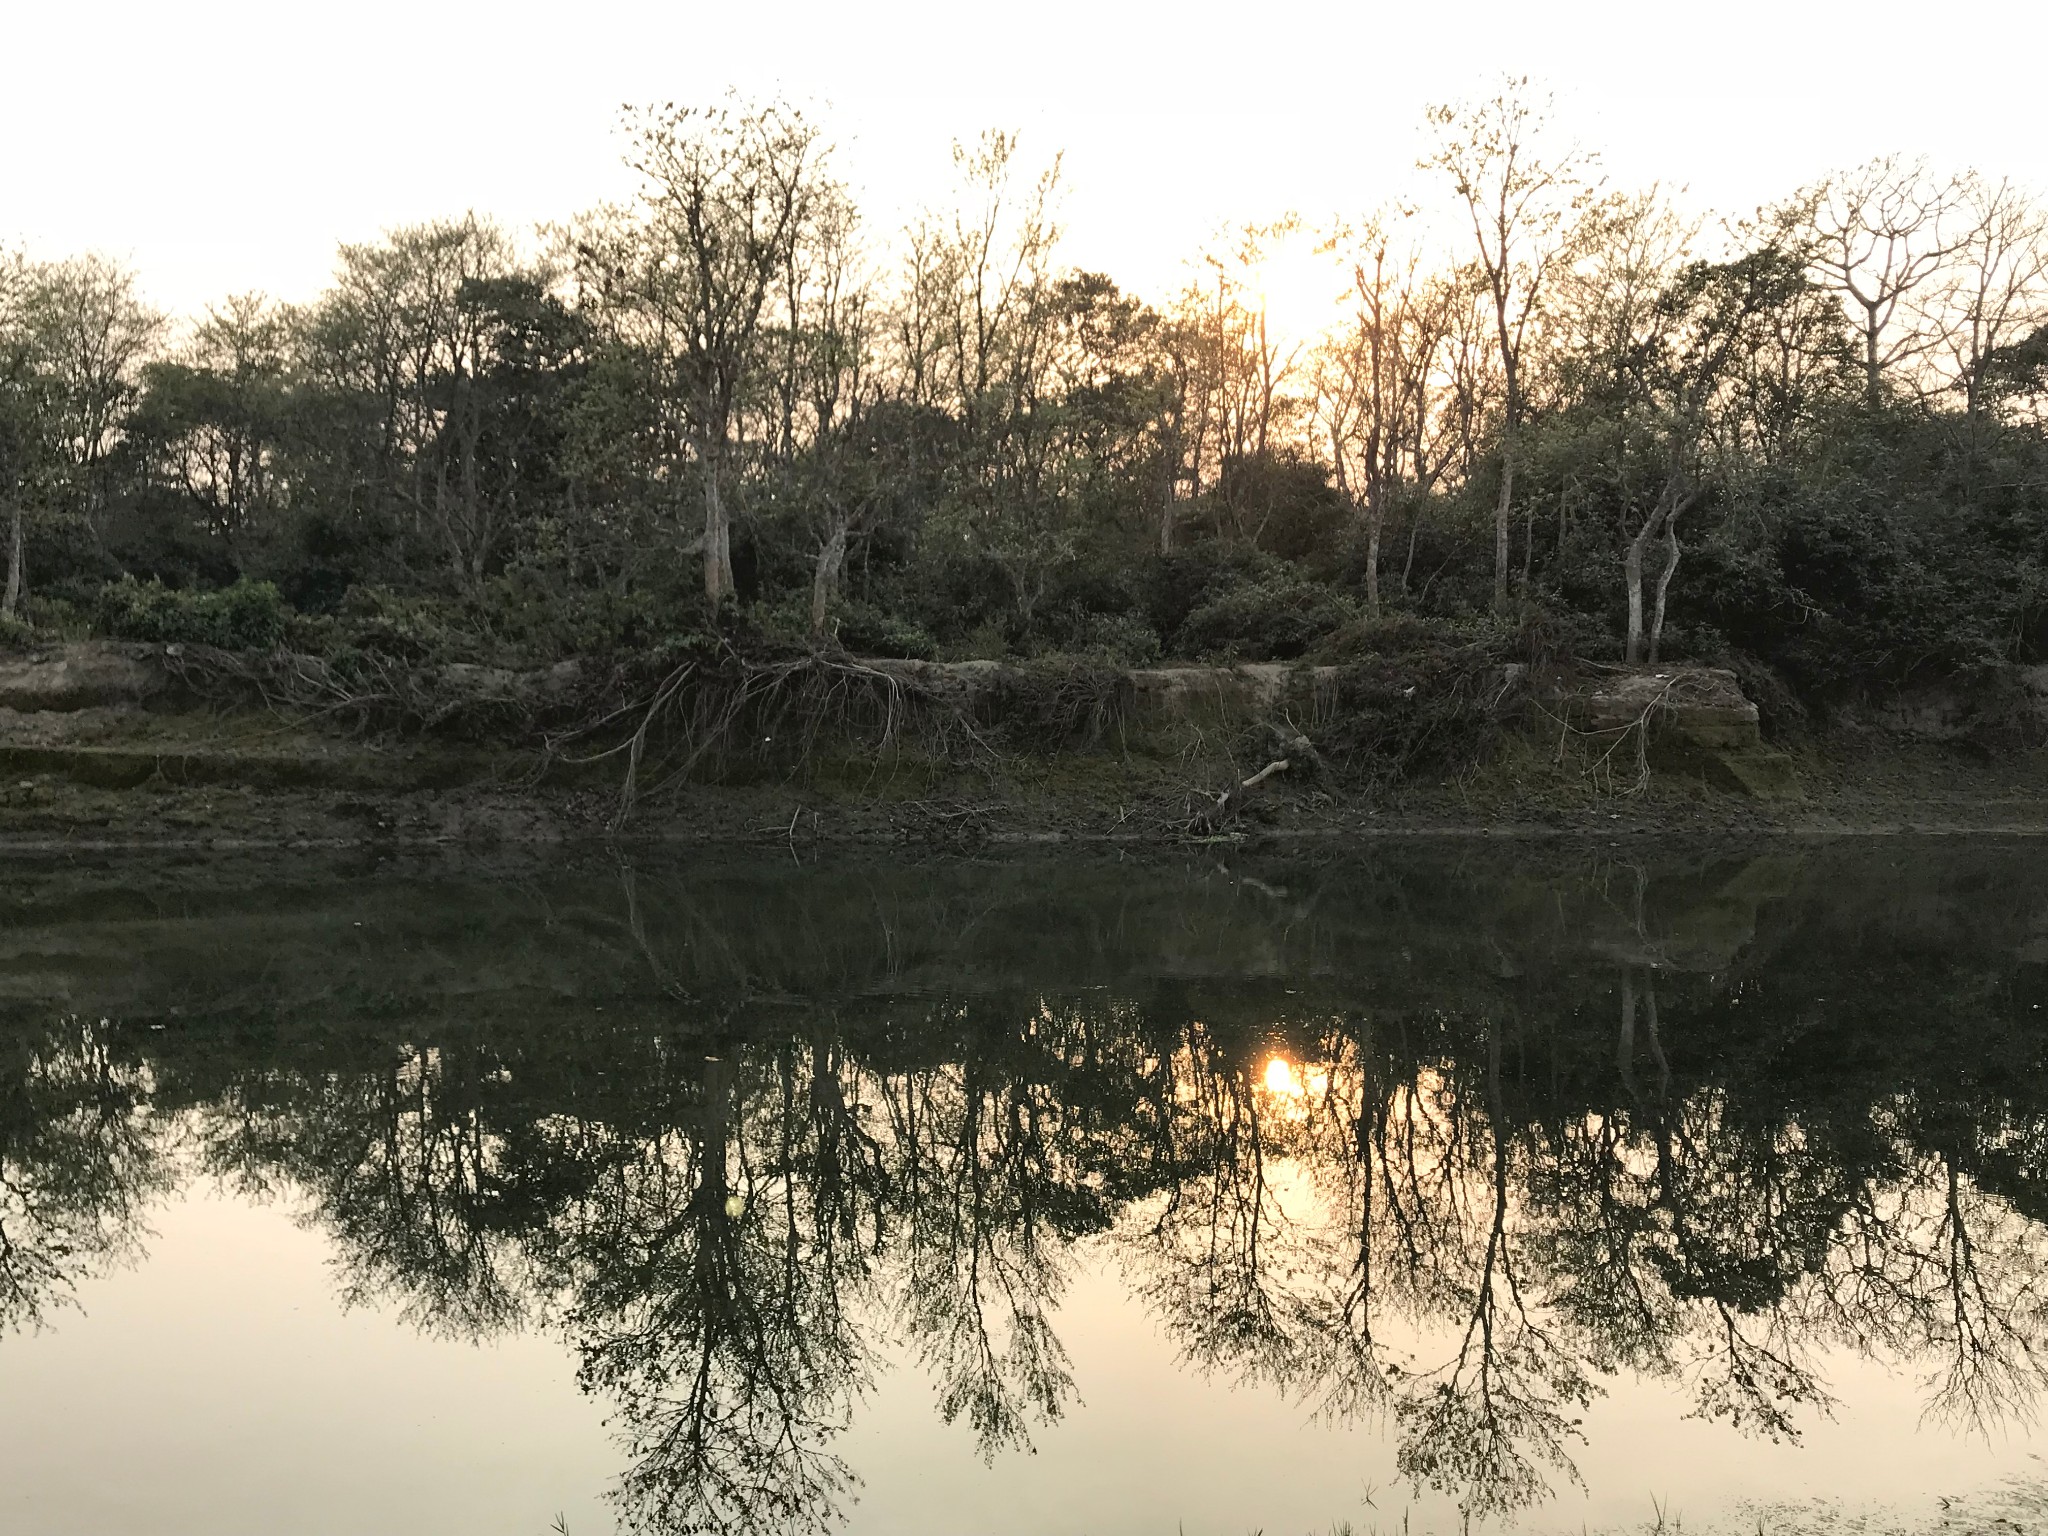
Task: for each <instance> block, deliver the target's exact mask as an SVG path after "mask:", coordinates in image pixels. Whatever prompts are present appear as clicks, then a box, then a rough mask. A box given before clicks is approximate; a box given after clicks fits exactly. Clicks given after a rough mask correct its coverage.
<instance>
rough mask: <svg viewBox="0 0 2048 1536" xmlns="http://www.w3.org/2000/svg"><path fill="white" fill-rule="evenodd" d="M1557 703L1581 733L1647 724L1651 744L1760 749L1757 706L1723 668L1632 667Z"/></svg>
mask: <svg viewBox="0 0 2048 1536" xmlns="http://www.w3.org/2000/svg"><path fill="white" fill-rule="evenodd" d="M1555 702H1558V703H1561V704H1563V705H1564V707H1565V710H1566V718H1567V719H1569V720H1570V721H1571V722H1572V723H1573V724H1574V725H1576V726H1577V727H1578V728H1579V729H1580V730H1582V731H1594V732H1598V731H1621V730H1626V729H1627V728H1628V727H1630V726H1632V725H1634V724H1635V723H1636V722H1637V721H1639V720H1643V719H1645V718H1647V719H1648V722H1649V724H1650V727H1651V735H1652V738H1653V739H1656V738H1663V739H1665V740H1667V741H1669V740H1674V739H1675V740H1676V741H1677V742H1679V743H1682V744H1684V745H1687V746H1693V747H1704V748H1711V749H1718V750H1731V751H1742V750H1744V749H1747V748H1751V747H1756V746H1759V745H1761V743H1762V737H1761V736H1760V735H1759V734H1758V731H1757V713H1756V706H1755V705H1754V704H1752V703H1750V701H1749V700H1748V699H1746V698H1744V697H1743V695H1742V685H1741V684H1740V683H1738V682H1736V680H1735V674H1734V673H1733V672H1730V671H1729V670H1728V669H1727V668H1725V667H1664V668H1649V667H1643V668H1632V669H1629V670H1627V671H1615V672H1607V673H1602V674H1600V675H1598V676H1597V677H1595V678H1593V679H1592V680H1590V681H1589V682H1586V683H1582V684H1580V685H1579V686H1578V687H1576V688H1571V689H1568V690H1566V691H1565V692H1564V693H1563V694H1562V696H1561V697H1560V698H1558V699H1557V700H1556V701H1555Z"/></svg>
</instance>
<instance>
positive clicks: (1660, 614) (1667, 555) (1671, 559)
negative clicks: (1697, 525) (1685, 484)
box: [1638, 513, 1678, 667]
mask: <svg viewBox="0 0 2048 1536" xmlns="http://www.w3.org/2000/svg"><path fill="white" fill-rule="evenodd" d="M1662 542H1663V545H1664V567H1663V569H1662V570H1660V571H1658V572H1657V600H1656V602H1655V603H1654V604H1653V605H1652V607H1651V609H1650V654H1649V658H1648V659H1649V663H1650V665H1651V666H1653V667H1654V666H1655V665H1657V646H1658V643H1659V642H1660V641H1662V640H1663V638H1664V597H1665V594H1666V593H1668V592H1669V591H1670V590H1671V573H1672V572H1673V571H1675V570H1677V569H1678V516H1677V514H1676V513H1672V514H1671V515H1669V516H1667V517H1666V518H1665V519H1664V538H1663V541H1662ZM1638 580H1639V581H1640V577H1638ZM1638 604H1640V599H1638Z"/></svg>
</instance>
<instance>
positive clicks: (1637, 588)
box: [1621, 516, 1657, 667]
mask: <svg viewBox="0 0 2048 1536" xmlns="http://www.w3.org/2000/svg"><path fill="white" fill-rule="evenodd" d="M1656 524H1657V520H1656V518H1655V517H1654V516H1653V517H1652V518H1651V519H1650V520H1649V521H1648V522H1646V523H1644V524H1643V526H1642V527H1641V528H1640V529H1638V530H1637V532H1636V536H1635V537H1634V538H1632V539H1630V540H1629V541H1628V553H1627V554H1626V555H1624V556H1622V561H1621V570H1622V575H1623V577H1624V579H1625V580H1626V581H1627V583H1628V644H1627V648H1626V649H1625V650H1624V651H1623V652H1622V657H1621V659H1622V660H1623V661H1625V662H1627V663H1628V665H1630V666H1632V667H1633V666H1636V665H1637V664H1639V663H1640V662H1641V661H1642V659H1643V551H1644V550H1645V549H1647V548H1649V544H1650V531H1651V529H1653V528H1654V527H1656Z"/></svg>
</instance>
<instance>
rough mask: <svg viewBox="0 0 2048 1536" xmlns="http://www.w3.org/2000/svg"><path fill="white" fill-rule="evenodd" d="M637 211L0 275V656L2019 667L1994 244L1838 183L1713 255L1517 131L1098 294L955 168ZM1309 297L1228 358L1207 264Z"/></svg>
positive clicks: (63, 264)
mask: <svg viewBox="0 0 2048 1536" xmlns="http://www.w3.org/2000/svg"><path fill="white" fill-rule="evenodd" d="M622 134H623V140H624V145H625V153H626V157H627V161H628V164H629V165H630V167H631V168H632V170H633V172H634V174H635V177H636V179H637V187H638V191H637V194H636V195H634V196H633V197H631V198H630V199H627V200H624V201H621V202H619V203H617V204H614V205H608V206H599V207H595V208H592V209H590V210H587V211H585V212H582V213H580V214H574V215H573V216H568V217H565V218H564V220H563V221H562V222H561V223H559V224H557V225H551V226H547V227H544V228H542V229H540V230H537V231H534V232H531V233H530V234H527V233H515V232H513V231H510V230H507V229H504V228H501V227H499V226H498V225H496V224H494V223H493V222H492V221H491V220H489V219H488V218H486V217H484V216H482V215H480V214H476V213H469V214H463V215H461V216H458V217H452V218H449V219H446V220H442V221H437V222H430V223H424V224H418V225H409V226H405V227H399V228H393V229H391V230H389V231H387V232H386V233H385V234H384V235H383V237H382V238H380V239H377V240H374V241H371V242H368V243H362V244H345V245H342V246H341V247H340V249H339V252H338V255H337V259H336V265H335V269H334V274H333V278H332V282H331V284H330V286H329V287H328V288H327V289H326V290H325V291H324V292H322V293H321V294H319V295H318V296H317V297H315V298H314V299H312V300H311V301H310V302H308V303H304V304H286V303H282V302H278V301H275V300H273V299H270V298H267V297H265V296H263V295H260V294H240V295H235V296H232V297H228V298H225V299H223V300H221V301H220V302H218V303H217V304H215V305H213V306H212V307H210V308H209V309H208V310H207V311H206V312H205V313H204V314H202V315H197V316H187V317H173V316H169V315H165V314H162V313H159V312H158V311H156V310H155V309H153V308H152V307H150V305H149V304H148V303H147V302H145V300H144V298H143V294H142V285H141V278H140V277H139V276H138V274H137V273H135V272H134V271H131V270H129V269H127V268H125V267H124V266H122V265H121V264H119V263H118V262H116V261H113V260H111V259H109V258H107V257H105V256H102V255H97V254H84V255H78V256H73V257H70V258H66V259H30V258H29V257H28V256H27V255H25V254H20V253H16V254H14V255H12V256H8V257H5V258H4V259H0V538H4V540H5V543H6V549H7V556H6V574H5V588H4V594H0V641H11V642H15V643H25V642H29V641H33V640H36V639H38V638H44V637H51V636H55V637H80V636H88V635H92V636H106V637H112V638H125V639H135V640H158V641H188V642H193V643H202V644H210V645H217V646H221V647H225V648H239V649H245V650H261V649H271V648H279V647H284V648H288V649H291V650H294V651H302V652H310V653H315V654H322V655H329V656H333V655H347V654H371V655H381V656H383V657H386V658H394V659H396V660H397V661H399V662H401V663H408V662H411V661H416V660H426V659H442V660H467V661H486V662H491V663H494V664H499V665H539V664H544V663H547V662H550V661H553V660H557V659H560V658H563V657H570V656H589V655H605V654H619V653H652V652H665V653H669V654H673V653H674V651H675V649H676V648H677V647H679V646H680V647H684V648H687V647H689V646H691V645H701V644H703V643H705V642H706V640H707V639H709V640H711V641H715V642H717V643H720V644H724V645H731V646H736V647H739V648H740V649H741V650H743V651H745V650H748V649H749V648H751V649H752V651H753V652H755V653H774V652H776V651H778V650H781V651H784V652H794V653H798V654H802V653H807V652H808V653H817V652H820V651H831V652H833V653H835V654H837V653H847V652H850V653H852V654H854V655H863V656H892V657H911V658H934V659H965V658H997V659H1001V658H1018V659H1027V660H1028V659H1031V658H1041V657H1072V658H1078V659H1086V660H1090V661H1093V662H1096V663H1101V664H1107V665H1112V666H1122V667H1129V666H1141V665H1145V664H1148V663H1151V662H1154V661H1157V660H1160V659H1168V658H1170V659H1190V660H1193V659H1214V660H1230V659H1240V660H1244V659H1249V660H1265V659H1277V660H1287V659H1293V658H1302V657H1307V658H1312V659H1316V660H1329V661H1342V660H1345V659H1347V658H1350V657H1356V656H1360V655H1370V654H1374V653H1378V652H1384V651H1387V650H1389V649H1390V648H1398V647H1400V646H1404V645H1407V646H1412V645H1414V644H1416V643H1418V637H1422V638H1424V639H1427V640H1428V641H1429V642H1430V643H1437V642H1440V641H1450V642H1455V643H1460V644H1463V643H1470V642H1487V643H1489V644H1493V645H1505V644H1510V643H1524V642H1526V643H1529V644H1536V643H1539V641H1538V640H1532V639H1531V638H1530V637H1532V636H1534V637H1540V644H1541V645H1543V646H1545V647H1548V648H1549V649H1550V650H1551V651H1553V652H1557V653H1563V654H1570V655H1575V656H1581V657H1585V658H1589V659H1598V660H1602V661H1610V662H1630V663H1633V662H1657V661H1659V660H1666V659H1677V660H1698V661H1703V662H1710V663H1714V664H1720V665H1730V666H1734V667H1735V668H1736V669H1737V671H1738V673H1739V674H1740V675H1741V676H1742V677H1743V678H1744V681H1745V684H1746V685H1752V684H1761V685H1762V686H1765V687H1767V688H1769V689H1773V690H1775V691H1777V692H1779V693H1786V692H1789V693H1790V694H1791V695H1794V696H1797V697H1798V698H1801V699H1804V700H1808V701H1816V702H1820V703H1822V704H1825V702H1826V701H1828V700H1831V699H1837V698H1841V697H1844V696H1847V695H1850V694H1854V693H1856V692H1858V691H1860V690H1870V689H1881V688H1884V687H1887V686H1892V685H1897V684H1901V683H1904V682H1907V681H1910V680H1913V679H1916V678H1921V677H1926V676H1953V675H1959V674H1976V673H1980V672H1982V671H1984V670H1986V669H1997V668H2001V667H2008V666H2011V665H2014V664H2026V663H2032V662H2035V661H2038V660H2040V659H2042V658H2043V656H2044V653H2048V602H2044V598H2048V581H2044V569H2048V435H2044V418H2043V404H2044V401H2048V208H2044V207H2043V205H2041V204H2040V203H2038V202H2036V201H2035V200H2033V199H2032V198H2031V197H2030V195H2029V194H2028V192H2027V191H2026V190H2025V189H2023V188H2021V187H2020V186H2018V185H2016V184H2015V183H2014V182H2012V181H2010V180H2006V179H2000V178H1998V177H1996V176H1994V175H1989V174H1984V173H1979V172H1974V171H1958V172H1949V171H1944V170H1939V169H1936V168H1932V167H1930V166H1929V165H1927V164H1926V163H1924V162H1921V161H1917V160H1913V159H1910V158H1906V157H1902V156H1890V157H1885V158H1879V159H1876V160H1873V161H1871V162H1869V163H1867V164H1865V165H1863V166H1860V167H1857V168H1854V169H1850V170H1847V171H1844V172H1842V173H1840V174H1838V175H1834V176H1830V177H1827V178H1825V179H1823V180H1820V181H1818V182H1815V183H1813V184H1811V185H1808V186H1805V187H1800V188H1792V189H1788V190H1787V192H1786V193H1785V195H1784V196H1783V198H1782V199H1781V200H1780V201H1777V202H1775V203H1772V204H1770V205H1767V206H1765V207H1763V208H1761V209H1758V210H1754V211H1752V212H1749V213H1746V214H1744V215H1742V216H1740V217H1731V218H1727V219H1709V218H1705V217H1696V216H1694V215H1691V214H1689V213H1687V212H1686V211H1685V209H1684V205H1683V199H1681V198H1679V197H1677V196H1675V195H1673V194H1671V193H1670V192H1669V191H1668V189H1661V188H1655V187H1653V188H1650V189H1647V190H1635V191H1630V190H1624V189H1617V188H1616V187H1614V186H1612V185H1610V184H1609V182H1608V181H1607V180H1606V179H1605V178H1604V176H1603V174H1602V172H1601V169H1600V164H1599V161H1598V158H1597V156H1594V155H1591V154H1588V153H1586V152H1584V151H1583V150H1581V149H1579V148H1577V147H1575V146H1573V144H1572V143H1571V142H1570V140H1569V138H1568V136H1566V135H1565V134H1564V133H1563V132H1562V130H1561V129H1560V128H1559V126H1558V124H1557V123H1556V121H1555V120H1554V118H1553V116H1552V113H1551V109H1550V108H1549V106H1548V104H1547V103H1546V102H1545V101H1544V100H1543V99H1542V97H1541V95H1540V92H1538V91H1537V90H1535V89H1534V88H1532V87H1530V86H1529V85H1528V84H1527V83H1526V82H1520V81H1510V82H1507V83H1506V84H1505V85H1504V86H1503V87H1502V89H1501V90H1500V92H1499V93H1498V94H1497V95H1494V96H1493V97H1491V98H1488V99H1483V100H1476V101H1474V102H1472V103H1469V104H1466V105H1462V106H1448V107H1443V108H1440V109H1435V110H1433V111H1432V112H1431V113H1430V115H1429V119H1428V122H1427V124H1426V144H1427V146H1428V148H1427V153H1426V155H1425V158H1424V161H1423V163H1422V165H1421V166H1420V167H1419V169H1420V170H1421V171H1422V172H1424V173H1425V180H1426V182H1427V184H1428V185H1430V186H1431V187H1433V188H1434V192H1435V196H1434V199H1433V201H1432V202H1431V203H1429V204H1428V205H1426V206H1409V205H1405V204H1400V205H1391V206H1389V207H1386V208H1384V209H1381V210H1379V211H1377V212H1371V213H1360V214H1359V215H1358V216H1356V217H1354V218H1351V219H1348V220H1344V221H1340V222H1336V223H1332V224H1331V225H1329V226H1328V227H1323V228H1309V227H1308V226H1307V225H1306V224H1305V223H1303V222H1302V221H1299V220H1290V221H1285V222H1283V223H1281V224H1279V225H1270V226H1263V227H1244V228H1239V229H1234V230H1229V231H1226V232H1224V233H1223V234H1221V235H1219V237H1218V239H1217V241H1216V243H1215V246H1214V248H1213V249H1212V250H1210V251H1208V252H1206V253H1199V254H1198V255H1197V256H1196V258H1195V259H1194V260H1192V261H1190V263H1189V264H1188V267H1187V271H1188V272H1189V274H1190V276H1189V278H1188V281H1187V283H1186V286H1185V288H1184V289H1183V291H1180V292H1177V293H1170V294H1163V295H1157V296H1153V297H1150V298H1146V297H1140V296H1138V295H1136V294H1133V293H1129V292H1126V291H1125V290H1124V289H1122V288H1121V287H1119V285H1118V284H1117V283H1116V282H1115V281H1114V280H1113V279H1112V278H1111V277H1110V276H1108V275H1105V274H1102V273H1099V272H1092V271H1085V270H1079V269H1077V268H1075V267H1073V266H1070V265H1069V264H1067V263H1066V262H1065V261H1064V260H1063V258H1062V245H1061V230H1060V225H1059V218H1060V214H1059V210H1060V196H1061V188H1062V166H1061V163H1060V160H1059V158H1058V157H1057V156H1056V155H1051V156H1047V157H1044V158H1034V153H1035V152H1034V151H1028V150H1027V148H1026V147H1025V146H1024V145H1023V144H1022V143H1021V142H1020V140H1019V139H1018V138H1017V137H1016V136H1014V135H1010V134H1005V133H997V132H991V133H989V134H987V135H985V136H983V137H982V138H981V139H980V140H978V141H976V142H973V143H968V144H961V145H956V146H955V149H954V155H953V161H954V167H955V172H956V179H955V184H954V185H953V186H952V187H951V188H950V189H949V190H947V191H945V192H944V193H943V194H942V195H940V196H939V197H938V198H936V199H935V200H934V201H933V202H932V203H931V205H930V206H929V207H928V208H927V209H926V210H925V211H924V212H922V213H920V214H919V215H917V216H916V217H915V218H914V219H912V220H911V221H910V222H909V223H908V225H907V227H904V228H901V229H879V228H877V227H875V226H874V225H873V224H871V223H868V222H864V221H863V219H862V216H861V211H860V209H859V208H858V206H857V205H856V202H855V198H854V194H853V192H852V191H851V189H850V187H849V185H848V183H847V180H846V179H845V176H844V174H843V169H842V163H843V160H844V156H843V154H842V153H841V152H840V151H839V150H838V149H837V148H836V147H835V145H834V142H833V140H832V137H831V134H830V132H829V131H828V128H827V127H826V126H825V125H824V124H822V123H821V122H820V121H819V120H818V119H817V117H816V115H815V114H813V113H810V112H808V111H807V110H805V109H803V108H800V107H798V106H795V105H792V104H789V103H787V102H781V101H769V102H750V101H745V100H742V99H739V98H732V99H728V100H727V101H725V102H723V103H719V104H714V105H711V106H708V107H705V106H685V107H677V106H660V107H652V108H647V109H643V110H636V111H630V112H628V113H627V114H626V116H625V118H624V120H623V123H622ZM1287 241H1292V242H1294V243H1295V244H1296V245H1297V246H1298V245H1301V244H1303V243H1304V242H1306V243H1309V244H1311V245H1313V247H1314V249H1315V250H1316V251H1317V252H1318V253H1319V256H1320V258H1321V259H1323V260H1326V261H1327V264H1328V269H1329V271H1330V273H1331V274H1332V276H1331V289H1332V294H1333V298H1334V295H1335V294H1336V292H1337V290H1338V289H1339V288H1340V287H1341V288H1342V289H1343V290H1344V298H1343V301H1342V304H1341V307H1333V309H1332V316H1333V322H1334V323H1333V324H1332V325H1331V326H1330V328H1329V329H1328V330H1327V331H1325V332H1324V333H1322V334H1320V335H1316V336H1312V337H1308V338H1306V339H1294V338H1290V337H1287V336H1284V335H1281V334H1279V332H1278V331H1277V330H1276V328H1274V327H1273V326H1271V325H1270V324H1269V320H1268V315H1267V313H1266V308H1265V305H1264V303H1263V301H1262V297H1261V295H1262V287H1261V269H1262V263H1263V262H1264V260H1265V259H1266V257H1267V256H1268V254H1269V253H1270V252H1271V251H1272V250H1273V249H1274V248H1275V247H1276V245H1278V244H1279V243H1282V242H1287Z"/></svg>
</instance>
